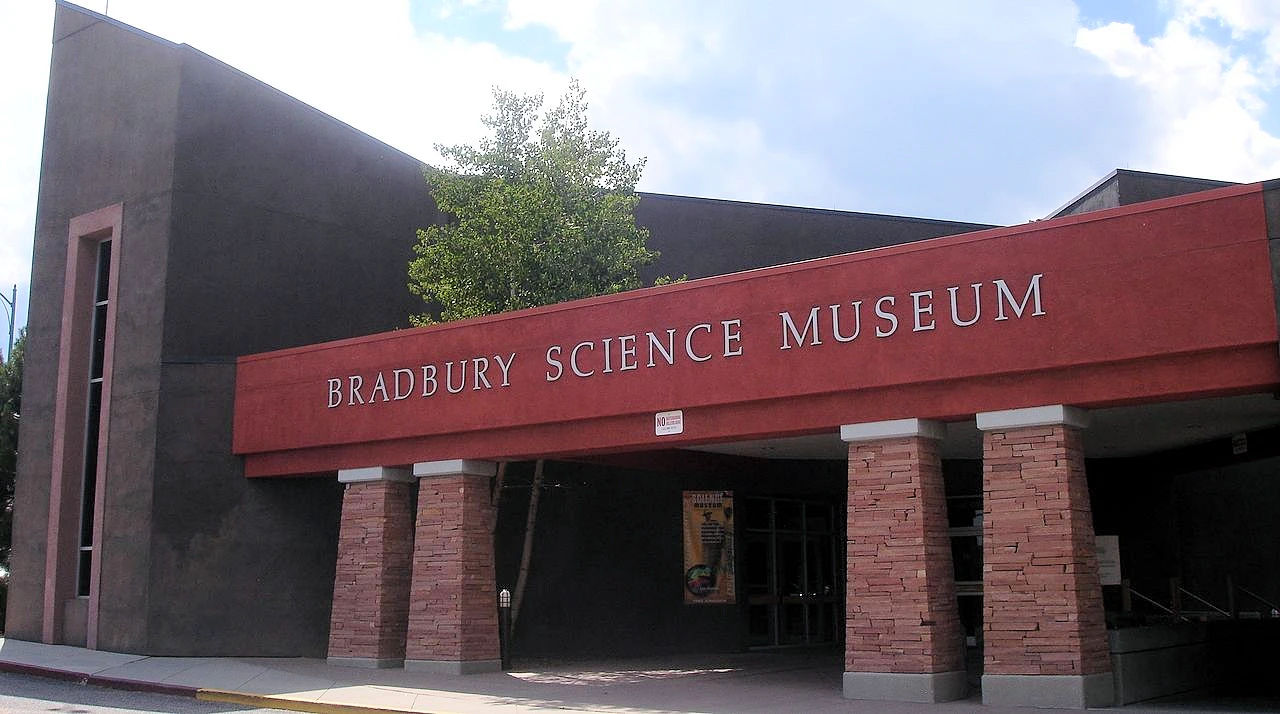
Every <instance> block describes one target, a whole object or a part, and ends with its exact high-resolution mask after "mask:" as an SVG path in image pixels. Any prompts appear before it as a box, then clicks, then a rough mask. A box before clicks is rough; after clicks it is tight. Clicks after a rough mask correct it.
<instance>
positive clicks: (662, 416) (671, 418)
mask: <svg viewBox="0 0 1280 714" xmlns="http://www.w3.org/2000/svg"><path fill="white" fill-rule="evenodd" d="M653 433H654V435H655V436H670V435H671V434H683V433H684V411H682V410H680V409H677V410H675V411H671V412H658V413H657V414H654V415H653Z"/></svg>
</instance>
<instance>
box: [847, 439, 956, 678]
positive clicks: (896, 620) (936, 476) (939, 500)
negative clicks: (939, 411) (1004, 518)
mask: <svg viewBox="0 0 1280 714" xmlns="http://www.w3.org/2000/svg"><path fill="white" fill-rule="evenodd" d="M847 512H848V556H847V557H848V563H847V565H848V603H847V609H846V613H847V617H846V622H845V628H846V642H845V670H846V671H849V672H894V673H911V674H928V673H935V672H954V671H959V670H963V669H964V635H963V630H962V629H961V625H960V619H959V614H958V610H957V606H956V595H955V577H954V574H953V568H952V563H951V543H950V540H949V538H948V535H947V511H946V495H945V493H944V491H943V484H942V462H941V460H940V458H939V456H938V442H937V441H935V440H934V439H930V438H926V437H921V436H912V437H906V438H894V439H886V440H883V441H869V442H861V443H852V444H850V445H849V504H848V511H847Z"/></svg>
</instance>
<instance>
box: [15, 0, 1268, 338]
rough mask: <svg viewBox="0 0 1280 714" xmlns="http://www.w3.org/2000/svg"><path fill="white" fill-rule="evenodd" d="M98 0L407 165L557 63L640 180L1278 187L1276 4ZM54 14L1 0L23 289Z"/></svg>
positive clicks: (1045, 204)
mask: <svg viewBox="0 0 1280 714" xmlns="http://www.w3.org/2000/svg"><path fill="white" fill-rule="evenodd" d="M85 6H86V7H88V8H90V9H92V10H96V11H103V10H104V9H108V8H107V4H106V1H105V0H86V2H85ZM109 11H110V15H111V16H112V17H113V18H115V19H118V20H120V21H122V22H125V23H128V24H131V25H134V26H136V27H139V28H141V29H143V30H146V31H148V32H151V33H153V34H156V35H159V36H161V37H164V38H167V39H170V40H173V41H176V42H186V43H188V44H191V45H193V46H195V47H196V48H198V49H200V50H202V51H204V52H206V53H208V54H211V55H213V56H214V57H217V58H219V59H221V60H223V61H225V62H227V63H228V64H231V65H232V66H235V67H237V68H238V69H241V70H243V71H245V72H247V73H249V74H251V75H253V76H255V77H258V78H259V79H262V80H263V81H265V82H267V83H269V84H272V85H273V86H276V87H278V88H280V89H281V90H283V91H285V92H287V93H289V94H292V95H293V96H295V97H298V98H299V99H301V100H303V101H305V102H308V103H310V104H312V105H314V106H316V107H318V108H320V109H322V110H324V111H326V112H328V113H330V114H332V115H334V116H336V117H338V118H339V119H342V120H344V121H346V122H347V123H349V124H352V125H353V126H355V127H357V128H359V129H361V130H363V131H366V132H368V133H370V134H373V135H374V136H377V137H378V138H380V139H382V140H384V141H386V142H388V143H390V144H392V145H393V146H396V147H398V148H400V149H402V150H404V151H406V152H408V153H410V154H412V155H414V156H417V157H418V158H421V159H423V160H425V161H428V162H430V161H434V160H436V159H437V158H438V157H437V155H436V153H435V149H434V146H435V145H436V144H438V143H443V144H451V143H459V142H469V141H474V140H475V139H476V138H477V137H478V136H479V134H480V131H481V127H480V123H479V117H480V116H481V115H482V114H483V113H484V112H485V111H486V110H487V109H488V107H489V104H490V99H491V96H490V88H491V87H492V86H494V85H498V86H502V87H504V88H506V89H512V90H516V91H521V92H544V93H545V94H547V95H548V97H549V98H551V99H554V97H556V96H558V95H559V94H560V93H561V92H562V91H563V90H564V88H565V86H566V84H567V82H568V78H569V77H570V76H574V77H577V78H578V79H579V80H580V81H581V82H582V84H583V86H584V87H585V88H586V90H587V99H588V101H589V102H590V104H591V118H592V121H593V122H594V125H595V126H596V128H601V129H606V130H608V131H610V132H611V133H612V134H613V135H614V136H615V137H617V138H619V139H621V141H622V145H623V147H624V148H626V149H627V151H628V152H629V153H630V154H631V155H632V156H644V157H647V161H648V163H647V165H646V170H645V174H644V178H643V179H642V181H641V185H640V187H641V189H643V190H647V191H655V192H662V193H675V194H687V195H693V196H706V197H714V198H727V199H737V200H745V201H760V202H768V203H782V204H790V205H799V206H811V207H819V208H835V209H842V210H852V211H866V212H873V213H892V214H903V215H913V216H926V217H937V218H951V219H959V220H970V221H980V222H990V223H1004V224H1009V223H1019V222H1023V221H1027V220H1031V219H1035V218H1039V217H1042V216H1044V215H1045V214H1046V213H1048V212H1050V211H1052V210H1053V209H1055V208H1057V207H1058V206H1060V205H1062V204H1063V203H1065V202H1066V201H1068V200H1069V199H1070V198H1072V197H1073V196H1074V195H1076V194H1077V193H1079V192H1080V191H1082V190H1083V189H1085V188H1086V187H1088V186H1089V185H1090V184H1092V183H1093V182H1094V181H1096V180H1097V179H1099V178H1101V177H1103V176H1105V175H1106V174H1107V173H1108V172H1109V171H1111V170H1112V169H1115V168H1132V169H1140V170H1147V171H1158V172H1168V173H1176V174H1186V175H1194V176H1202V177H1206V178H1217V179H1224V180H1232V181H1256V180H1262V179H1268V178H1277V177H1280V138H1278V137H1280V89H1278V86H1280V3H1277V2H1274V0H1149V1H1145V2H1139V1H1136V0H1132V1H1116V2H1113V1H1110V0H1078V1H1077V2H1072V1H1071V0H1020V1H1015V0H999V1H997V0H969V1H968V2H965V3H955V2H951V1H950V0H921V1H919V2H911V3H904V2H901V1H900V0H859V1H858V2H848V1H847V0H797V1H796V2H791V3H778V2H774V1H772V0H733V1H730V0H703V1H701V2H696V3H690V2H686V1H684V0H558V1H554V2H553V1H550V0H543V1H541V2H539V1H535V0H436V1H430V2H428V1H422V0H361V1H360V2H354V1H353V2H337V1H334V0H311V1H308V2H301V1H295V0H219V1H218V2H212V1H205V0H183V1H182V2H174V1H173V0H111V2H110V6H109ZM52 14H53V3H52V1H51V0H49V1H46V0H0V61H3V62H4V66H6V67H8V68H11V70H10V71H9V72H6V76H5V79H4V81H3V82H2V83H0V117H2V118H3V123H0V288H3V287H5V286H9V285H12V284H15V283H16V284H18V285H19V291H20V293H21V294H22V295H23V296H25V293H26V289H27V281H28V276H29V272H30V255H31V239H32V234H33V230H34V229H33V225H34V216H35V206H36V200H37V196H36V177H37V174H38V171H39V157H40V142H41V136H42V125H43V113H44V99H45V85H46V83H47V70H48V62H49V51H50V35H51V26H52ZM12 68H21V70H22V71H19V72H14V71H12ZM411 238H412V237H411V236H406V240H410V239H411ZM779 238H780V239H785V236H781V237H779ZM5 292H6V293H7V290H5ZM24 300H25V297H20V302H21V301H24ZM24 321H25V309H21V308H20V310H19V323H20V324H21V323H22V322H24Z"/></svg>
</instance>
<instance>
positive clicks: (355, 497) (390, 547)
mask: <svg viewBox="0 0 1280 714" xmlns="http://www.w3.org/2000/svg"><path fill="white" fill-rule="evenodd" d="M414 487H415V484H413V483H411V482H408V481H389V480H377V481H361V482H356V483H348V484H347V485H346V491H344V492H343V495H342V523H341V526H340V527H339V531H338V561H337V570H336V574H335V575H334V581H333V612H332V615H331V616H330V619H329V656H330V657H344V658H346V657H350V658H359V659H367V660H371V661H374V662H383V663H385V664H392V663H394V662H396V661H399V660H403V659H404V643H405V621H406V618H407V617H408V615H409V582H410V567H411V565H412V562H413V489H414ZM387 660H391V661H392V662H386V661H387Z"/></svg>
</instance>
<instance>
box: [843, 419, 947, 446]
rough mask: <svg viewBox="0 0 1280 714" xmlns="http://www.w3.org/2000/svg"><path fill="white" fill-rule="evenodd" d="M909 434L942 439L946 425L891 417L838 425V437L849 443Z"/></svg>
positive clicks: (945, 434) (899, 437)
mask: <svg viewBox="0 0 1280 714" xmlns="http://www.w3.org/2000/svg"><path fill="white" fill-rule="evenodd" d="M909 436H919V437H922V438H925V439H944V438H946V436H947V425H946V424H943V423H942V422H938V421H930V420H928V419H892V420H889V421H868V422H863V423H861V424H845V425H843V426H841V427H840V439H841V440H842V441H846V442H849V443H855V442H859V441H880V440H882V439H902V438H905V437H909Z"/></svg>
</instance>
